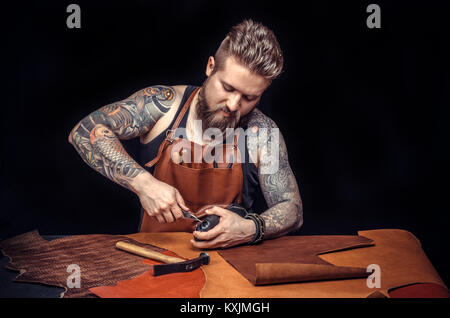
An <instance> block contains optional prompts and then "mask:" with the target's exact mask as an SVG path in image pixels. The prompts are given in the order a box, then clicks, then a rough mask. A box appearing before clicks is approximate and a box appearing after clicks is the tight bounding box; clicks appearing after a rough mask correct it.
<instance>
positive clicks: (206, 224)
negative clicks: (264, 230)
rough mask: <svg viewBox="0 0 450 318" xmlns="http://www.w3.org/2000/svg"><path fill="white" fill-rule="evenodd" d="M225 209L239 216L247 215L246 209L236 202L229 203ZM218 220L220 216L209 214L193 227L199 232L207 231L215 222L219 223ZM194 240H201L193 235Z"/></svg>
mask: <svg viewBox="0 0 450 318" xmlns="http://www.w3.org/2000/svg"><path fill="white" fill-rule="evenodd" d="M227 210H230V211H233V212H234V213H236V214H238V215H240V216H241V217H245V216H246V215H247V211H246V210H245V209H244V208H243V207H241V206H240V205H237V204H234V203H233V204H230V205H229V206H228V207H227ZM219 221H220V217H219V216H217V215H215V214H210V215H208V216H206V217H204V218H203V220H202V222H201V223H199V224H197V226H196V227H195V230H196V231H199V232H208V231H209V230H211V229H212V228H213V227H215V226H216V225H217V224H219ZM194 240H195V241H201V240H199V239H198V238H196V237H194Z"/></svg>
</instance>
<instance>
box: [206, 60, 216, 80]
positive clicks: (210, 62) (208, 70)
mask: <svg viewBox="0 0 450 318" xmlns="http://www.w3.org/2000/svg"><path fill="white" fill-rule="evenodd" d="M215 66H216V61H215V60H214V57H213V56H210V57H209V59H208V63H207V64H206V72H205V73H206V76H210V75H211V74H212V72H213V71H214V67H215Z"/></svg>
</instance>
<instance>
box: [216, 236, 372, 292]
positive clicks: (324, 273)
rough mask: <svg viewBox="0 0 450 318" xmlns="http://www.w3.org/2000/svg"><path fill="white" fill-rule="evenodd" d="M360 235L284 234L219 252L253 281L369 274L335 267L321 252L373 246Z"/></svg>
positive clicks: (291, 280) (258, 282) (354, 276)
mask: <svg viewBox="0 0 450 318" xmlns="http://www.w3.org/2000/svg"><path fill="white" fill-rule="evenodd" d="M372 244H373V243H372V241H371V240H369V239H367V238H365V237H360V236H348V235H333V236H284V237H280V238H277V239H273V240H267V241H263V242H262V243H261V244H258V245H251V246H240V247H234V248H230V249H226V250H221V251H219V254H220V255H221V256H222V257H223V258H224V259H225V260H226V261H227V262H229V263H230V264H231V265H233V267H234V268H236V270H237V271H239V272H240V273H241V274H242V275H243V276H245V277H246V278H247V279H248V280H249V281H250V282H251V283H252V284H254V285H262V284H275V283H290V282H298V281H313V280H323V279H342V278H356V277H367V276H368V275H369V273H367V271H366V268H354V267H344V268H340V267H338V266H334V265H332V264H330V263H328V262H326V261H324V260H322V259H320V258H318V257H317V255H318V254H321V253H325V252H330V251H337V250H343V249H349V248H355V247H363V246H369V245H372Z"/></svg>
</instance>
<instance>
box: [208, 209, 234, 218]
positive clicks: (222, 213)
mask: <svg viewBox="0 0 450 318" xmlns="http://www.w3.org/2000/svg"><path fill="white" fill-rule="evenodd" d="M205 213H206V214H215V215H218V216H220V217H222V216H227V215H228V214H229V213H230V211H228V210H226V209H224V208H221V207H219V206H213V207H212V208H209V209H206V210H205Z"/></svg>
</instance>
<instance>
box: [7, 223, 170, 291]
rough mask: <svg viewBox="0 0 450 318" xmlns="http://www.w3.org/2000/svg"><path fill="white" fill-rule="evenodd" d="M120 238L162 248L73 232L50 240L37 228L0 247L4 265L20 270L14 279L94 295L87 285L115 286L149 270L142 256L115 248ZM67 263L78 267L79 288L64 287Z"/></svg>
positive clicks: (66, 276)
mask: <svg viewBox="0 0 450 318" xmlns="http://www.w3.org/2000/svg"><path fill="white" fill-rule="evenodd" d="M119 240H120V241H125V242H129V243H133V244H136V245H139V246H144V247H146V248H148V249H151V250H155V251H158V252H164V251H165V250H163V249H160V248H158V247H156V246H152V245H148V244H142V243H138V242H136V241H134V240H132V239H129V238H127V237H125V236H119V235H101V234H92V235H75V236H69V237H64V238H60V239H56V240H53V241H50V242H49V241H46V240H44V239H42V238H41V236H40V235H39V233H38V232H37V231H32V232H28V233H24V234H22V235H19V236H16V237H13V238H11V239H8V240H5V241H2V242H0V249H1V250H2V252H3V254H5V255H7V256H8V257H9V258H10V259H11V262H10V263H9V264H8V265H7V267H8V268H9V269H12V270H16V271H20V272H21V274H20V275H19V276H18V277H17V278H16V279H15V280H16V281H19V282H35V283H42V284H46V285H53V286H60V287H63V288H66V289H67V291H66V292H64V293H63V297H65V298H68V297H95V295H93V294H92V293H91V292H89V290H88V289H89V288H90V287H94V286H99V285H114V284H116V283H117V282H118V281H120V280H126V279H131V278H134V277H137V276H139V275H141V274H142V273H144V272H146V271H149V270H151V266H148V265H146V264H144V263H142V260H143V258H142V257H140V256H136V255H132V254H130V253H126V252H123V251H120V250H118V249H116V247H115V244H116V242H117V241H119ZM70 264H76V265H78V266H79V268H80V270H81V276H80V279H81V280H80V282H81V288H67V279H68V277H69V275H70V274H71V273H69V272H67V267H68V266H69V265H70Z"/></svg>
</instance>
